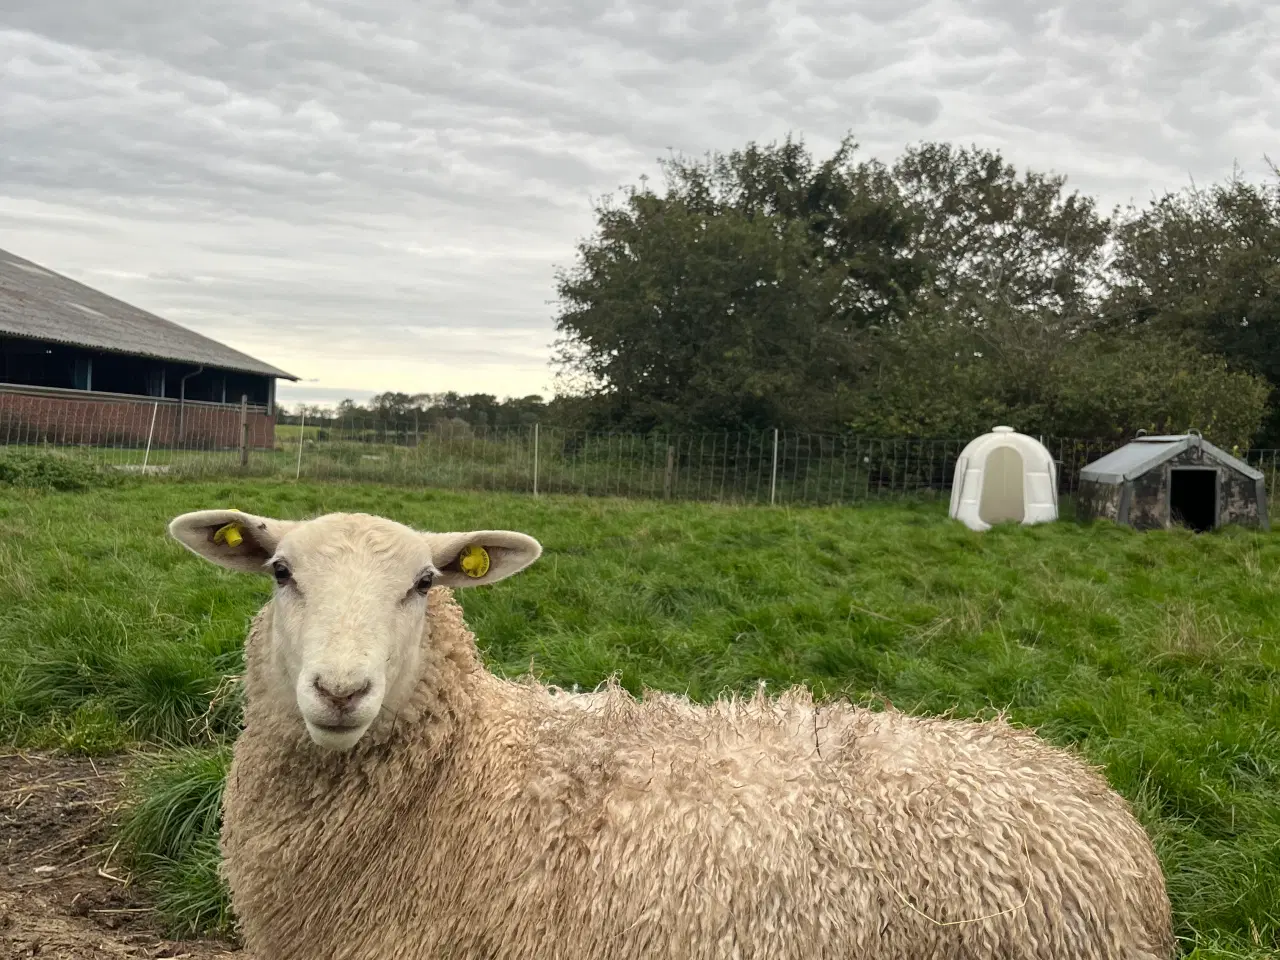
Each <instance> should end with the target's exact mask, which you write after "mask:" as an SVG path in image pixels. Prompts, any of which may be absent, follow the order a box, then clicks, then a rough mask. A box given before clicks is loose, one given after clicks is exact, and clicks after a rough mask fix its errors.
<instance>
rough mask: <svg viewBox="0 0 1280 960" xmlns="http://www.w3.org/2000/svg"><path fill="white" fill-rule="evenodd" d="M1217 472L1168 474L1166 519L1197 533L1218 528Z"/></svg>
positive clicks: (1194, 471)
mask: <svg viewBox="0 0 1280 960" xmlns="http://www.w3.org/2000/svg"><path fill="white" fill-rule="evenodd" d="M1217 513H1218V471H1216V470H1186V469H1179V468H1177V467H1174V468H1173V469H1172V470H1170V471H1169V519H1170V520H1171V521H1173V522H1174V523H1180V524H1182V525H1183V526H1186V527H1190V528H1191V529H1192V530H1194V531H1196V532H1197V533H1204V532H1205V531H1206V530H1212V529H1213V528H1214V527H1216V526H1217V525H1218V517H1217Z"/></svg>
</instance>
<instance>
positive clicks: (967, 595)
mask: <svg viewBox="0 0 1280 960" xmlns="http://www.w3.org/2000/svg"><path fill="white" fill-rule="evenodd" d="M220 506H236V507H239V508H241V509H244V510H249V511H252V512H257V513H265V514H270V515H274V516H281V517H305V516H308V515H312V514H315V513H318V512H323V511H328V510H365V511H370V512H376V513H380V514H383V515H386V516H390V517H393V518H396V519H399V520H402V521H405V522H408V523H411V524H414V525H418V526H421V527H424V528H433V529H470V528H478V527H508V528H513V529H518V530H523V531H526V532H528V533H531V534H533V535H534V536H536V537H538V538H539V539H540V540H541V541H542V543H543V545H544V547H545V549H546V553H545V555H544V557H543V559H542V560H541V561H539V562H538V563H537V564H535V565H534V566H533V567H532V568H530V569H529V570H528V571H526V572H525V573H523V574H521V575H520V576H518V577H516V578H513V579H512V580H510V581H507V582H506V583H504V584H502V585H500V586H498V587H495V588H493V589H491V590H473V591H465V592H464V593H463V594H462V596H461V598H462V600H463V603H464V605H465V607H466V610H467V614H468V619H469V621H470V623H471V624H472V626H473V627H474V628H475V630H476V632H477V634H478V636H479V637H480V639H481V643H482V644H483V645H484V651H485V655H486V657H487V659H488V662H489V664H490V666H491V668H492V669H494V670H496V671H498V672H500V673H503V674H506V675H517V674H521V673H524V672H527V671H528V670H529V668H530V666H531V665H532V667H533V669H534V671H535V672H536V674H537V675H538V676H539V677H541V678H542V679H544V680H547V681H551V682H556V683H559V684H564V685H573V684H577V685H579V686H581V687H592V686H594V685H596V684H597V683H599V682H600V681H601V680H603V679H604V678H606V677H607V676H609V675H610V674H615V673H616V674H617V675H618V676H619V677H620V679H621V682H622V683H623V684H624V685H625V686H626V687H627V688H628V689H630V690H632V691H635V692H640V691H641V690H642V688H643V687H644V686H650V687H657V688H662V689H667V690H677V691H685V692H688V693H689V694H690V695H691V696H693V697H695V698H698V699H707V698H710V697H714V696H715V695H717V694H718V693H720V692H722V691H725V690H745V689H749V688H751V687H753V686H754V685H755V683H756V682H757V681H758V680H761V679H763V680H765V681H767V682H768V683H769V684H770V686H771V687H773V688H775V689H776V688H778V687H781V686H783V685H785V684H789V683H792V682H799V681H803V682H806V683H809V684H811V685H812V686H813V687H814V688H815V689H816V690H817V691H818V692H820V693H822V694H825V695H829V696H847V697H850V698H853V699H854V700H857V701H862V702H869V701H871V700H873V699H874V698H877V697H887V698H888V699H889V700H890V701H891V702H892V703H893V704H894V705H895V706H897V707H898V708H900V709H905V710H909V711H913V712H919V713H943V712H952V713H955V714H958V715H962V716H986V715H991V714H992V713H994V712H996V711H998V710H1007V711H1008V713H1009V714H1010V715H1011V716H1012V718H1013V719H1014V720H1015V721H1017V722H1020V723H1025V724H1031V725H1034V726H1036V727H1038V728H1039V729H1040V730H1041V732H1042V733H1043V734H1044V735H1045V736H1047V737H1049V738H1050V739H1052V740H1053V741H1055V742H1058V743H1064V744H1077V745H1079V746H1080V747H1081V748H1082V749H1083V750H1084V752H1085V753H1086V754H1087V755H1088V756H1089V757H1091V758H1092V759H1093V760H1095V761H1096V762H1098V763H1100V764H1103V765H1104V766H1105V769H1106V772H1107V775H1108V777H1109V778H1110V780H1111V782H1112V783H1113V784H1114V785H1115V786H1116V787H1117V788H1118V789H1119V790H1120V791H1121V792H1123V793H1124V794H1125V795H1126V796H1127V797H1129V798H1130V799H1131V801H1132V802H1133V803H1134V805H1135V807H1136V809H1137V812H1138V814H1139V816H1140V817H1141V819H1142V821H1143V823H1144V824H1145V825H1146V826H1147V828H1148V829H1149V830H1150V831H1151V833H1152V835H1153V837H1154V839H1155V842H1156V844H1157V847H1158V849H1159V851H1160V855H1161V858H1162V860H1163V863H1164V865H1165V869H1166V872H1167V874H1168V878H1169V884H1170V892H1171V895H1172V897H1173V900H1174V905H1175V911H1176V916H1177V923H1178V933H1179V935H1180V936H1181V937H1182V938H1183V941H1184V945H1185V948H1186V950H1187V952H1188V953H1189V955H1192V956H1195V957H1198V958H1202V960H1204V958H1227V957H1247V958H1250V960H1260V958H1262V957H1265V956H1273V955H1274V954H1275V952H1276V951H1277V950H1280V799H1278V798H1280V639H1277V638H1280V603H1277V596H1278V594H1277V587H1280V536H1273V535H1270V534H1258V533H1251V532H1247V531H1243V530H1226V531H1222V532H1220V533H1217V534H1213V535H1209V536H1201V537H1196V536H1194V535H1191V534H1189V533H1185V532H1157V533H1145V534H1139V533H1135V532H1133V531H1130V530H1126V529H1121V528H1117V527H1114V526H1111V525H1108V524H1097V525H1093V526H1088V527H1084V526H1079V525H1077V524H1075V523H1070V522H1063V523H1058V524H1053V525H1048V526H1043V527H1037V528H1018V527H1010V528H998V529H996V530H994V531H991V532H989V533H987V534H975V533H971V532H969V531H967V530H965V529H964V528H963V527H961V526H960V525H958V524H955V523H952V522H950V521H948V520H947V518H946V515H945V510H946V508H945V504H940V503H939V504H926V505H911V504H900V505H866V506H860V507H856V508H846V509H839V508H806V509H782V508H779V509H768V508H761V507H727V506H712V505H698V504H662V503H654V502H624V501H618V500H583V499H571V498H567V497H566V498H560V497H550V498H540V499H538V500H534V499H532V498H529V497H527V496H517V495H498V494H459V493H446V492H439V491H431V490H427V491H423V490H408V489H404V488H390V487H370V486H355V485H343V486H338V485H333V486H323V485H311V484H305V483H304V484H301V485H293V484H290V483H282V482H263V481H246V482H239V483H232V482H222V483H199V484H197V483H160V484H158V483H143V482H138V481H128V482H126V483H125V485H123V486H121V487H118V488H114V489H100V490H90V491H89V492H82V493H73V494H61V493H53V494H36V493H27V492H21V491H15V490H6V489H4V488H0V544H3V545H4V546H3V549H0V649H3V650H4V651H5V652H6V656H4V657H2V658H0V736H3V737H4V738H6V739H8V740H10V741H13V742H16V743H21V744H31V745H40V746H56V747H60V748H63V749H69V750H76V751H80V752H94V751H112V750H116V749H119V748H120V747H121V746H122V745H125V744H132V743H137V742H139V741H142V742H146V743H150V744H155V745H159V746H167V747H170V748H172V747H174V746H181V747H182V748H183V752H181V753H178V754H170V753H165V754H163V757H162V759H161V760H151V761H149V762H148V763H147V764H145V765H144V766H143V768H142V770H143V773H142V779H141V780H140V781H139V782H138V783H137V784H136V790H137V796H139V797H141V798H142V800H141V802H140V803H139V804H138V805H136V806H135V807H134V808H133V812H132V814H131V816H130V817H129V819H128V820H127V823H126V827H125V830H126V839H127V840H128V841H129V843H128V848H129V849H130V850H131V851H132V855H133V856H134V858H135V860H134V862H135V865H136V866H137V867H138V869H139V870H140V871H141V872H142V873H143V875H144V876H148V877H150V878H151V879H152V880H153V881H154V882H156V883H157V884H158V888H159V889H160V891H161V893H162V906H163V907H164V909H165V911H166V913H167V915H168V916H169V918H170V919H171V921H172V922H173V923H174V924H175V926H178V927H184V928H188V929H190V928H195V929H216V928H219V927H222V926H225V924H226V922H227V914H226V904H225V900H224V899H223V893H222V889H221V886H220V884H219V882H218V879H217V875H216V869H215V868H216V856H217V855H216V845H215V840H214V829H215V823H216V802H217V797H218V796H219V790H220V787H221V782H222V777H223V775H224V771H225V760H226V743H227V742H228V740H229V739H230V738H231V737H233V736H234V734H235V728H236V718H237V706H238V704H237V700H236V693H237V687H236V686H235V684H234V682H233V681H232V682H228V681H227V678H228V677H234V676H235V675H236V674H237V673H238V672H239V669H240V644H241V641H242V639H243V636H244V632H245V628H246V625H247V623H248V619H249V618H250V616H251V615H252V614H253V613H254V612H255V611H256V610H257V609H258V607H259V606H260V605H261V603H262V602H263V601H264V600H265V599H266V597H267V596H268V595H269V582H268V580H267V579H266V578H255V577H248V576H243V575H235V574H231V573H226V572H223V571H220V570H219V569H217V568H215V567H213V566H211V565H209V564H206V563H204V562H202V561H200V560H198V559H197V558H195V557H193V556H191V555H189V554H187V553H186V552H185V551H183V550H181V548H179V547H178V546H177V545H176V544H172V543H169V542H166V539H165V534H164V528H165V524H166V523H167V521H168V520H169V519H170V518H171V517H172V516H174V515H176V514H178V513H181V512H184V511H186V510H192V509H198V508H204V507H220Z"/></svg>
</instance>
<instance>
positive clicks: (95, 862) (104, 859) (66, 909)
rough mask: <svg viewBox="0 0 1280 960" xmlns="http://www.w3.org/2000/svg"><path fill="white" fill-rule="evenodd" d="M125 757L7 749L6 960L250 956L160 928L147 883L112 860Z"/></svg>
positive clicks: (1, 816) (3, 834) (3, 776)
mask: <svg viewBox="0 0 1280 960" xmlns="http://www.w3.org/2000/svg"><path fill="white" fill-rule="evenodd" d="M123 767H124V763H123V760H121V759H116V758H112V759H106V760H88V759H82V758H76V757H63V756H56V755H49V754H43V753H18V754H6V755H3V756H0V960H17V958H25V957H41V958H46V960H119V958H123V957H130V958H138V957H147V958H151V957H173V958H177V957H187V958H191V960H214V958H221V960H247V956H246V955H245V954H243V953H240V952H237V951H236V948H235V947H234V946H233V945H231V944H228V943H219V942H212V941H174V940H168V939H165V938H164V937H163V936H161V935H160V932H159V929H160V928H159V924H158V923H157V921H156V917H155V914H154V912H153V910H152V906H151V904H150V903H149V902H148V900H147V897H146V893H145V891H143V890H141V889H139V887H138V886H137V885H136V884H135V883H133V882H132V879H131V878H130V877H129V876H128V875H127V874H126V873H124V871H123V869H122V868H120V867H118V866H115V865H113V864H112V863H111V862H110V860H109V855H110V853H111V849H110V846H109V842H108V838H109V836H110V834H111V829H110V828H111V826H112V824H113V823H114V817H115V815H116V812H117V810H118V797H119V795H120V788H121V783H122V777H121V772H122V770H123Z"/></svg>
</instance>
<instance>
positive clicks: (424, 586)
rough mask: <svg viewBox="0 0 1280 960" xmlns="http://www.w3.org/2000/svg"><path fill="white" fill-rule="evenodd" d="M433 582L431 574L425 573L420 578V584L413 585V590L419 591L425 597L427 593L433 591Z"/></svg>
mask: <svg viewBox="0 0 1280 960" xmlns="http://www.w3.org/2000/svg"><path fill="white" fill-rule="evenodd" d="M431 580H432V576H431V574H429V573H424V574H423V575H422V576H420V577H419V578H418V582H417V583H415V584H414V585H413V589H415V590H417V591H418V592H419V593H420V594H422V595H423V596H424V597H425V596H426V595H427V591H428V590H430V589H431Z"/></svg>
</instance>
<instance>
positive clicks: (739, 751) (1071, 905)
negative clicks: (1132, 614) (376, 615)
mask: <svg viewBox="0 0 1280 960" xmlns="http://www.w3.org/2000/svg"><path fill="white" fill-rule="evenodd" d="M428 610H429V615H428V616H427V617H426V619H425V621H424V624H425V625H424V629H423V635H422V655H423V660H422V663H423V669H422V672H421V675H420V678H419V681H418V683H417V686H416V688H415V690H414V693H413V695H412V697H411V698H410V701H409V702H408V704H407V705H406V706H405V707H403V708H402V709H400V710H399V712H398V713H397V714H396V715H395V716H390V715H384V716H382V717H380V718H379V719H378V720H377V721H375V723H374V725H373V726H372V727H371V728H370V730H369V732H368V733H367V734H366V735H365V737H364V738H363V739H362V740H361V741H360V742H359V743H358V744H357V745H356V746H355V747H354V748H353V749H351V750H350V751H347V752H334V751H326V750H322V749H319V748H318V747H316V746H315V744H313V743H312V742H311V741H310V739H309V738H308V736H307V734H306V732H305V730H304V728H303V724H302V721H301V719H300V718H299V716H298V714H297V712H296V710H293V711H291V710H289V709H288V708H287V706H284V705H282V701H281V699H280V698H273V697H271V696H267V695H265V693H266V691H265V689H264V685H265V684H266V683H268V675H269V674H268V666H267V651H266V650H265V649H264V648H265V646H266V644H267V642H268V638H269V637H270V619H271V616H272V609H271V604H270V603H268V604H267V606H266V607H264V608H263V610H262V611H261V612H260V613H259V614H258V616H257V618H256V619H255V621H254V624H253V626H252V628H251V630H250V633H249V637H248V640H247V650H246V659H247V673H246V685H247V686H246V696H247V705H246V715H245V730H244V732H243V734H242V735H241V737H240V738H239V739H238V741H237V743H236V745H235V755H234V761H233V764H232V767H231V772H230V776H229V779H228V784H227V788H226V793H225V796H224V828H223V835H222V843H223V850H224V853H225V858H226V859H225V871H226V876H227V879H228V881H229V883H230V887H231V891H232V898H233V903H234V907H235V910H236V912H237V914H238V916H239V920H240V923H241V927H242V933H243V936H244V939H245V941H246V946H247V947H248V948H249V950H250V951H251V953H252V954H253V955H254V956H255V957H257V958H259V960H428V958H431V960H437V958H438V960H445V958H448V960H481V958H483V960H535V958H536V960H580V958H581V960H587V958H591V960H612V958H617V960H622V958H642V957H654V958H687V960H713V958H714V960H727V958H733V960H748V958H753V960H755V958H758V960H765V958H768V960H828V958H830V960H834V958H837V957H839V958H841V960H849V958H859V960H944V958H945V960H963V958H974V960H977V958H997V957H998V958H1010V960H1013V958H1019V960H1021V958H1025V960H1032V958H1036V960H1050V958H1054V960H1058V958H1061V960H1067V958H1071V960H1094V958H1096V960H1102V958H1108V960H1121V958H1123V960H1164V958H1168V957H1170V956H1171V955H1172V952H1173V937H1172V933H1171V925H1170V909H1169V901H1168V898H1167V895H1166V892H1165V887H1164V881H1163V878H1162V875H1161V871H1160V866H1159V863H1158V862H1157V860H1156V857H1155V855H1154V853H1153V850H1152V846H1151V843H1150V841H1149V840H1148V838H1147V836H1146V834H1145V833H1144V832H1143V830H1142V828H1141V827H1140V826H1139V824H1138V823H1137V822H1136V821H1135V819H1134V817H1133V816H1132V814H1131V813H1130V810H1129V808H1128V806H1127V804H1126V803H1125V801H1124V800H1123V799H1122V798H1121V797H1120V796H1119V795H1117V794H1116V793H1115V792H1114V791H1112V790H1111V789H1110V788H1109V787H1108V785H1107V784H1106V783H1105V781H1104V780H1103V779H1102V778H1101V777H1100V776H1099V775H1098V774H1097V773H1095V772H1094V771H1093V770H1092V769H1090V768H1089V767H1087V766H1086V765H1085V764H1084V763H1083V762H1081V761H1080V760H1079V759H1077V757H1076V756H1075V755H1074V754H1072V753H1069V752H1067V751H1065V750H1060V749H1057V748H1054V747H1051V746H1049V745H1048V744H1046V743H1045V742H1043V741H1042V740H1040V739H1038V738H1037V737H1035V736H1034V735H1032V734H1031V733H1029V732H1026V731H1020V730H1017V729H1015V728H1013V727H1011V726H1009V725H1008V724H1007V723H1004V722H1003V721H993V722H986V723H975V722H965V721H952V720H941V719H919V718H913V717H910V716H908V715H905V714H902V713H899V712H896V711H892V710H890V711H886V712H877V711H869V710H865V709H860V708H856V707H854V706H852V705H849V704H847V703H835V702H833V703H830V704H821V705H815V704H814V703H813V701H812V700H811V699H810V697H809V695H808V694H807V693H806V692H805V691H803V690H802V689H799V688H797V689H793V690H791V691H789V692H787V693H785V694H784V695H782V696H781V697H779V698H776V699H769V698H766V697H764V696H763V695H762V694H761V695H757V696H756V697H754V698H752V699H748V700H742V699H734V700H728V699H726V700H722V701H720V702H717V703H715V704H713V705H710V706H699V705H694V704H691V703H690V702H688V701H687V700H685V699H682V698H677V697H673V696H669V695H647V696H645V697H644V698H643V699H642V700H636V699H634V698H632V697H630V696H629V695H628V694H627V693H626V692H625V691H623V690H621V689H618V688H617V687H614V686H610V687H608V688H606V689H604V690H602V691H599V692H595V693H589V694H567V693H563V692H560V691H556V690H554V689H548V688H544V687H541V686H539V685H536V684H533V683H517V682H510V681H504V680H501V679H499V678H497V677H494V676H493V675H492V674H490V673H488V672H487V671H485V670H484V669H483V667H482V666H481V664H480V662H479V659H478V655H477V652H476V646H475V638H474V637H473V635H472V634H471V632H470V630H469V629H468V628H467V626H466V624H465V622H464V620H463V617H462V611H461V608H460V607H459V606H458V604H457V603H456V601H455V600H454V599H453V597H452V594H451V592H450V591H449V590H448V589H445V588H440V587H436V588H433V589H432V590H431V592H430V594H429V598H428Z"/></svg>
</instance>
